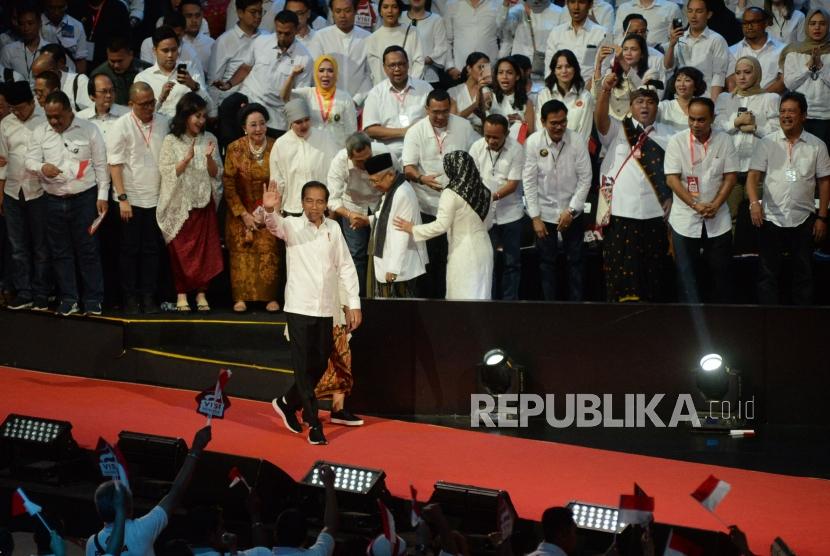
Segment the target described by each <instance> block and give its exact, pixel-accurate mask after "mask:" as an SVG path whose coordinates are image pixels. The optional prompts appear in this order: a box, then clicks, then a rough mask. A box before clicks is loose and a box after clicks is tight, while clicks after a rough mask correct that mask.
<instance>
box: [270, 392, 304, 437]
mask: <svg viewBox="0 0 830 556" xmlns="http://www.w3.org/2000/svg"><path fill="white" fill-rule="evenodd" d="M271 406H272V407H273V408H274V411H276V412H277V415H279V416H280V417H281V418H282V422H283V423H284V424H285V428H287V429H288V430H290V431H291V432H293V433H294V434H300V433H301V432H303V426H302V425H300V422H299V421H298V420H297V415H296V414H295V413H294V412H293V411H291V410H290V409H288V404H286V403H285V398H274V399H273V400H271Z"/></svg>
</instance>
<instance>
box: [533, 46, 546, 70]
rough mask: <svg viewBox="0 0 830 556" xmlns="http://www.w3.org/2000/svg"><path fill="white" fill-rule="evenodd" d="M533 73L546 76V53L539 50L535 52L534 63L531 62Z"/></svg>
mask: <svg viewBox="0 0 830 556" xmlns="http://www.w3.org/2000/svg"><path fill="white" fill-rule="evenodd" d="M531 68H532V69H531V71H532V72H533V73H535V74H538V75H544V74H545V53H544V52H540V51H538V50H534V51H533V61H532V62H531Z"/></svg>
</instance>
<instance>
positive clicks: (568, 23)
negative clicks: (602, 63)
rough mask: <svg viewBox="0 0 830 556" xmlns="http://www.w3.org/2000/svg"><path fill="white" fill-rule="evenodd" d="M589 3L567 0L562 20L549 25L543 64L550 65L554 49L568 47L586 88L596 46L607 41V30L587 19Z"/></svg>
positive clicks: (590, 0) (609, 39) (590, 3)
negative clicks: (565, 13)
mask: <svg viewBox="0 0 830 556" xmlns="http://www.w3.org/2000/svg"><path fill="white" fill-rule="evenodd" d="M592 5H593V1H592V0H568V1H567V3H566V6H567V8H568V14H567V15H564V16H563V19H564V20H565V23H562V24H561V25H557V26H556V27H554V28H553V29H551V32H550V34H549V35H548V42H547V44H546V46H545V68H549V67H550V60H551V58H553V55H554V54H555V53H556V52H557V51H559V50H563V49H567V50H570V51H571V52H573V53H574V55H575V56H576V60H577V62H579V69H580V70H581V73H582V78H583V79H584V80H585V83H586V87H587V88H588V89H590V88H591V76H592V74H593V73H594V63H595V62H596V55H597V49H598V48H599V47H600V46H602V45H604V44H610V43H611V37H610V36H609V33H608V30H607V29H606V28H605V27H603V26H602V25H599V24H598V23H594V22H593V21H591V20H590V19H588V14H589V12H590V11H591V7H592Z"/></svg>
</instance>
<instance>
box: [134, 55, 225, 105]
mask: <svg viewBox="0 0 830 556" xmlns="http://www.w3.org/2000/svg"><path fill="white" fill-rule="evenodd" d="M180 63H182V64H185V65H186V66H187V71H188V73H190V77H191V78H192V79H193V80H194V81H195V82H196V83H198V84H199V90H198V91H196V94H198V95H199V96H200V97H202V98H203V99H205V101H207V103H208V111H209V112H210V107H212V106H213V100H212V99H211V98H210V96H209V95H208V93H207V86H206V85H205V79H204V76H202V74H200V73H199V72H197V71H195V70H194V68H193V66H192V65H191V62H184V61H181V60H179V61H177V62H176V68H178V66H179V64H180ZM176 75H177V73H176V69H175V68H174V69H173V71H172V72H170V73H169V74H167V73H165V72H164V70H162V69H161V68H160V67H159V65H158V64H153V65H152V66H150V67H149V68H147V69H146V70H144V71H142V72H141V73H139V74H138V75H136V76H135V81H141V82H144V83H147V84H148V85H149V86H150V88H152V89H153V94H154V95H155V97H156V102H158V101H159V99H161V91H162V89H163V88H164V85H165V83H167V82H170V83H173V88H172V89H170V94H168V95H167V98H166V99H164V102H163V103H162V104H161V106H160V107H158V106H157V107H156V112H161V113H162V114H164V115H165V116H167V117H170V118H172V117H173V116H175V115H176V104H178V102H179V100H180V99H181V98H182V97H183V96H184V95H186V94H187V93H189V92H190V87H188V86H187V85H182V84H181V83H179V82H178V81H177V80H176Z"/></svg>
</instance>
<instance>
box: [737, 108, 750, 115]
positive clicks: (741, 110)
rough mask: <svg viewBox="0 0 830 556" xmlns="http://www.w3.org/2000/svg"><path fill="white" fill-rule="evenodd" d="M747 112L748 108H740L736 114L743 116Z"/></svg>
mask: <svg viewBox="0 0 830 556" xmlns="http://www.w3.org/2000/svg"><path fill="white" fill-rule="evenodd" d="M747 110H748V108H747V107H746V106H741V107H740V108H738V114H743V113H744V112H746V111H747Z"/></svg>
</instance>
